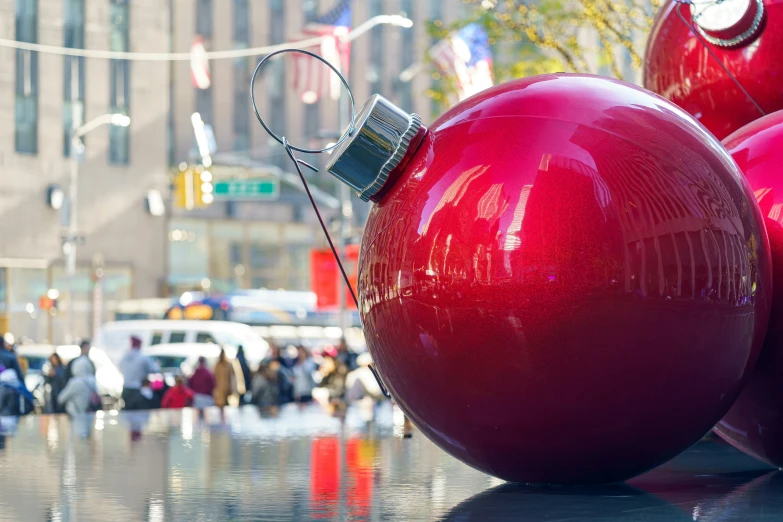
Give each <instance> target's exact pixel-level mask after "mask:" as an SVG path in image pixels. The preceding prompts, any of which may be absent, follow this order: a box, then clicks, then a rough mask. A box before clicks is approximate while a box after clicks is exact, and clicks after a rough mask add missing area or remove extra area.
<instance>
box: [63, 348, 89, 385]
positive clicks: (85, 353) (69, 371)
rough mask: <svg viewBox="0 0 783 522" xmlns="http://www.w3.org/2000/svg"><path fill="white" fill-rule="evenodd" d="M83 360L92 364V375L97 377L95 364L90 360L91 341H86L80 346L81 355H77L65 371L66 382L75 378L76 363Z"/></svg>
mask: <svg viewBox="0 0 783 522" xmlns="http://www.w3.org/2000/svg"><path fill="white" fill-rule="evenodd" d="M81 358H85V359H86V360H87V361H88V362H89V363H90V368H91V369H92V374H93V376H94V375H95V363H93V362H92V360H91V359H90V341H88V340H87V339H85V340H83V341H82V342H81V344H79V355H77V356H76V358H75V359H72V360H71V361H70V362H69V363H68V367H67V368H66V369H65V380H66V381H69V380H71V377H72V376H73V365H74V363H75V362H76V361H78V360H79V359H81Z"/></svg>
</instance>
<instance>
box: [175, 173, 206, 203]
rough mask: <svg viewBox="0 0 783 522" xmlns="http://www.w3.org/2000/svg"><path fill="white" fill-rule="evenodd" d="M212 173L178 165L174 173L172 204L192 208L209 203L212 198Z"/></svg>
mask: <svg viewBox="0 0 783 522" xmlns="http://www.w3.org/2000/svg"><path fill="white" fill-rule="evenodd" d="M213 191H214V189H213V186H212V173H211V172H209V171H208V170H204V168H203V167H201V166H199V167H197V168H192V167H185V168H182V166H180V170H179V171H178V172H177V173H176V174H175V175H174V205H175V206H176V207H177V208H184V209H186V210H192V209H194V208H201V207H206V206H208V205H210V204H211V203H212V202H213V201H214V200H215V196H214V194H213Z"/></svg>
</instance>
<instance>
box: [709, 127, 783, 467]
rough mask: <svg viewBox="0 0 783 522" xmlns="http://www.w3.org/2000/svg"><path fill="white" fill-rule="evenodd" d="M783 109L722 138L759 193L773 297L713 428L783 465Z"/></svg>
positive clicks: (720, 433)
mask: <svg viewBox="0 0 783 522" xmlns="http://www.w3.org/2000/svg"><path fill="white" fill-rule="evenodd" d="M781 143H783V112H776V113H774V114H770V115H769V116H766V117H764V118H761V119H760V120H756V121H754V122H753V123H751V124H749V125H746V126H745V127H743V128H742V129H740V130H738V131H737V132H735V133H734V134H732V135H731V136H729V137H728V138H726V139H725V140H724V145H725V146H726V149H727V150H728V151H729V153H731V155H732V156H733V157H734V160H735V161H736V162H737V165H739V167H740V169H741V170H742V172H744V174H745V177H746V178H747V180H748V182H749V183H750V186H751V187H752V188H753V190H754V191H755V195H756V198H757V199H758V202H759V206H760V207H761V212H762V214H763V215H764V223H765V225H766V229H767V233H768V235H769V243H770V250H771V252H772V268H773V276H774V277H773V284H774V287H773V300H772V315H771V316H770V322H769V327H768V330H767V336H766V339H765V341H764V349H763V350H762V353H761V357H760V358H759V362H758V364H757V365H756V368H755V369H754V370H753V373H752V375H751V378H750V380H749V381H748V384H747V386H745V389H744V390H743V392H742V394H741V395H740V397H739V399H737V402H736V403H734V406H732V408H731V410H729V413H728V414H727V415H726V417H724V419H723V420H722V421H721V422H720V423H719V424H718V425H717V426H716V427H715V431H716V432H717V433H718V434H719V435H720V436H721V437H723V438H724V439H726V440H727V441H729V442H730V443H732V444H734V445H735V446H737V447H738V448H740V449H742V450H743V451H746V452H747V453H749V454H750V455H753V456H755V457H757V458H759V459H761V460H763V461H765V462H768V463H770V464H774V465H775V466H778V467H781V466H783V212H781V211H782V210H783V176H781V174H780V165H781V164H783V147H781Z"/></svg>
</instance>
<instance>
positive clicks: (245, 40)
mask: <svg viewBox="0 0 783 522" xmlns="http://www.w3.org/2000/svg"><path fill="white" fill-rule="evenodd" d="M249 46H250V11H249V6H248V0H234V47H236V48H237V49H246V48H247V47H249ZM232 147H233V149H234V150H235V151H248V150H250V62H249V60H248V59H247V58H236V59H235V60H234V141H233V143H232Z"/></svg>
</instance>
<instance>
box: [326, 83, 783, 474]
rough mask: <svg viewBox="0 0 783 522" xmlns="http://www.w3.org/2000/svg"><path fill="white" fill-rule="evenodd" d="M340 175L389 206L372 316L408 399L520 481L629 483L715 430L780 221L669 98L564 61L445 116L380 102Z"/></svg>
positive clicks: (371, 326)
mask: <svg viewBox="0 0 783 522" xmlns="http://www.w3.org/2000/svg"><path fill="white" fill-rule="evenodd" d="M357 127H358V128H357V130H356V132H354V133H353V135H352V136H351V138H350V139H348V140H347V141H345V142H344V143H343V144H342V145H341V146H340V147H339V148H338V149H337V150H335V152H334V153H333V154H332V158H331V159H330V163H329V165H328V166H327V169H329V171H330V172H332V173H333V174H334V175H336V176H337V177H339V178H340V179H342V180H344V181H345V182H346V183H348V184H349V185H351V186H352V187H354V188H355V189H356V190H358V191H359V193H360V195H361V196H362V197H364V198H365V199H372V200H374V201H376V202H377V204H376V205H374V207H373V209H372V211H371V212H370V216H369V219H368V221H367V224H366V228H365V233H364V237H363V239H362V251H361V257H360V261H359V264H360V271H359V296H360V307H359V308H360V313H361V316H362V320H363V324H364V327H365V336H366V339H367V344H368V347H369V349H370V352H371V354H372V356H373V359H374V361H375V363H376V364H377V367H378V370H379V372H380V374H381V376H382V377H383V379H384V381H385V383H386V385H387V386H388V388H389V390H390V391H391V393H392V395H393V396H394V398H395V400H396V401H397V402H398V404H399V405H400V407H401V408H402V409H403V410H404V411H405V413H406V414H407V415H408V416H409V417H410V418H411V419H412V420H413V422H414V423H415V424H416V425H417V426H418V427H419V428H420V429H421V431H422V432H423V433H424V434H425V435H427V436H428V437H429V438H430V439H432V440H433V441H435V443H437V444H438V445H439V446H440V447H441V448H443V449H444V450H446V451H447V452H449V453H451V454H452V455H454V456H456V457H457V458H459V459H461V460H463V461H464V462H466V463H468V464H470V465H471V466H474V467H476V468H478V469H480V470H483V471H485V472H487V473H490V474H492V475H496V476H498V477H501V478H503V479H506V480H513V481H524V482H545V483H581V482H600V481H617V480H622V479H626V478H629V477H631V476H633V475H635V474H637V473H640V472H643V471H645V470H647V469H650V468H652V467H654V466H656V465H658V464H661V463H662V462H664V461H666V460H667V459H669V458H671V457H673V456H675V455H677V454H678V453H680V452H681V451H683V450H684V449H685V448H687V447H689V446H690V445H691V444H693V443H694V442H696V441H697V440H698V439H699V438H700V437H701V436H702V435H703V434H704V433H706V432H707V431H709V430H710V428H711V427H712V426H713V425H714V424H715V423H716V422H717V421H718V420H719V419H720V418H721V417H722V416H723V415H724V414H725V412H726V411H727V410H728V408H729V406H730V405H731V403H732V402H733V400H734V399H735V398H736V396H737V394H738V393H739V391H740V387H741V385H742V384H743V383H744V379H745V375H746V373H747V372H748V371H749V369H750V367H751V366H752V364H753V363H754V362H755V359H756V357H757V353H758V350H759V348H760V346H761V341H762V339H763V334H764V330H765V327H766V321H767V316H768V313H769V300H770V295H769V294H770V291H771V289H770V286H771V282H770V261H769V252H768V250H767V248H768V243H767V238H766V234H765V232H764V229H763V227H762V226H761V216H760V212H759V210H758V207H757V205H756V204H755V201H754V200H753V199H752V194H751V193H750V192H749V188H748V187H747V185H746V184H745V183H744V181H743V180H742V176H741V174H740V173H739V171H738V170H737V168H736V166H735V164H734V162H733V161H732V160H731V158H730V157H729V155H728V154H727V153H726V152H725V150H724V149H723V148H722V147H721V146H720V143H718V141H717V140H715V139H714V138H713V137H712V136H710V135H709V134H708V133H706V132H705V131H704V130H703V129H702V128H701V127H699V125H698V124H696V122H695V121H693V119H692V118H691V117H689V116H688V115H687V114H686V113H685V112H683V111H682V110H680V109H678V108H677V107H676V106H674V105H673V104H671V103H669V102H667V101H666V100H664V99H662V98H659V97H657V96H654V95H652V94H651V93H648V92H646V91H643V90H641V89H638V88H636V87H633V86H630V85H627V84H624V83H622V82H619V81H614V80H610V79H607V78H600V77H592V76H581V75H547V76H539V77H534V78H527V79H524V80H518V81H514V82H509V83H506V84H504V85H500V86H497V87H495V88H492V89H489V90H487V91H484V92H482V93H481V94H478V95H476V96H474V97H472V98H469V99H468V100H466V101H464V102H462V103H460V104H459V105H457V106H456V107H454V108H453V109H451V110H450V111H449V112H447V113H446V114H445V115H443V116H442V117H441V118H440V119H438V120H437V121H436V122H435V124H434V125H433V126H432V127H431V128H430V129H429V130H425V129H424V127H421V126H420V122H419V118H418V117H417V116H415V115H408V114H406V113H404V112H402V111H401V110H399V109H398V108H396V107H394V106H393V105H392V104H390V103H389V102H388V101H386V100H384V99H383V98H380V97H377V96H376V97H373V98H372V99H371V100H370V101H369V102H368V103H367V105H365V107H364V109H363V110H362V112H361V113H360V115H359V117H358V120H357Z"/></svg>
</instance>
